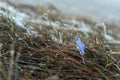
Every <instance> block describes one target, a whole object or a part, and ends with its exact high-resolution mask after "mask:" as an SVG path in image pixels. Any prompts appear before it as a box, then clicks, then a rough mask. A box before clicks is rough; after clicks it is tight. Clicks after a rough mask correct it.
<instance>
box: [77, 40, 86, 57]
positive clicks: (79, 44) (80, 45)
mask: <svg viewBox="0 0 120 80" xmlns="http://www.w3.org/2000/svg"><path fill="white" fill-rule="evenodd" d="M76 44H77V49H78V51H79V53H80V54H81V55H84V53H85V45H84V43H83V42H82V41H81V40H80V38H77V40H76Z"/></svg>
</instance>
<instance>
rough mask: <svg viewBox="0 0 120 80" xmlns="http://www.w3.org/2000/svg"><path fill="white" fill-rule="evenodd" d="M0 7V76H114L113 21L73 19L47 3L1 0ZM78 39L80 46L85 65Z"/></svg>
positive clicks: (65, 79)
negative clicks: (80, 47) (82, 51)
mask: <svg viewBox="0 0 120 80" xmlns="http://www.w3.org/2000/svg"><path fill="white" fill-rule="evenodd" d="M0 9H1V10H0V79H1V80H41V79H44V80H73V79H74V80H91V79H93V80H104V79H105V80H119V78H120V61H119V58H120V56H119V55H120V54H119V46H120V42H119V40H120V38H119V36H118V35H116V34H119V27H118V26H117V25H114V24H109V23H104V22H99V23H96V22H95V21H92V20H91V19H88V18H84V17H79V16H77V17H74V18H73V15H66V14H63V13H62V12H61V11H60V10H59V9H57V8H56V7H54V6H52V5H50V6H49V9H48V8H45V7H32V6H28V5H17V6H16V5H14V4H13V3H11V2H6V1H0ZM113 26H114V27H116V28H113ZM100 32H101V33H100ZM77 38H81V40H82V42H83V43H84V44H85V55H84V58H85V64H84V63H83V62H82V56H81V55H80V53H79V52H78V50H77V48H76V43H75V41H76V39H77Z"/></svg>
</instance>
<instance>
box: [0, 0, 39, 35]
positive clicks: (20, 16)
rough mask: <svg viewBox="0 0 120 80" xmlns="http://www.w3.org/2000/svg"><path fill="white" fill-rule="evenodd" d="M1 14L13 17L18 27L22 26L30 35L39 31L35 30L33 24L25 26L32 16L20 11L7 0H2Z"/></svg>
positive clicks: (0, 3)
mask: <svg viewBox="0 0 120 80" xmlns="http://www.w3.org/2000/svg"><path fill="white" fill-rule="evenodd" d="M0 9H1V10H0V15H2V16H4V17H6V18H9V19H11V20H12V21H13V22H15V24H16V25H18V27H21V28H23V29H25V30H26V31H27V32H26V33H27V34H29V35H33V34H34V35H35V34H36V35H37V32H36V31H35V30H34V27H32V26H25V25H26V24H27V21H28V20H29V19H30V16H28V15H27V14H25V13H22V12H20V11H19V10H17V9H16V8H14V7H13V6H11V5H9V4H8V3H6V2H3V1H0Z"/></svg>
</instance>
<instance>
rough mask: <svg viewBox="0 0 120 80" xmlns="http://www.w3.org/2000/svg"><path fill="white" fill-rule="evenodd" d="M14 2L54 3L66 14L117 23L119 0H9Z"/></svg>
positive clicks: (44, 4)
mask: <svg viewBox="0 0 120 80" xmlns="http://www.w3.org/2000/svg"><path fill="white" fill-rule="evenodd" d="M11 1H12V2H14V3H15V4H25V5H32V6H45V7H46V6H48V4H52V5H54V6H55V7H56V8H58V9H59V10H61V11H62V12H64V13H67V14H73V15H77V16H84V17H87V18H91V19H93V20H95V21H100V20H102V21H105V22H110V23H115V24H117V25H119V21H120V16H119V13H120V0H71V1H70V0H17V1H16V0H11Z"/></svg>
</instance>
